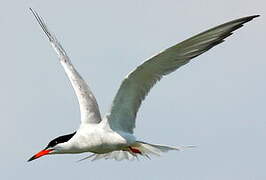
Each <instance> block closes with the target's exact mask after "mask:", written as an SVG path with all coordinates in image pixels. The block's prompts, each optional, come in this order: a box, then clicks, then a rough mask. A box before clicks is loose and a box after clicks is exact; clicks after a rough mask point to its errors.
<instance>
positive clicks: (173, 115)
mask: <svg viewBox="0 0 266 180" xmlns="http://www.w3.org/2000/svg"><path fill="white" fill-rule="evenodd" d="M29 7H32V8H34V9H35V10H37V11H38V12H39V13H40V15H41V16H42V17H43V18H44V20H45V21H46V22H47V24H48V27H49V28H50V29H51V31H53V32H54V33H55V34H56V35H57V37H58V39H59V40H60V41H61V43H62V45H63V46H64V48H65V49H66V50H67V52H68V54H69V56H70V58H71V60H72V62H73V64H74V65H75V66H76V68H77V70H78V71H79V72H80V74H81V75H82V76H83V77H84V79H86V81H87V82H88V83H89V86H90V87H91V89H92V90H93V92H94V95H95V96H96V98H97V100H98V104H99V106H100V109H101V113H102V115H104V114H105V113H106V112H107V111H108V109H109V107H110V105H111V102H112V99H113V97H114V95H115V93H116V91H117V89H118V88H119V85H120V82H121V81H122V80H123V78H124V76H126V75H127V74H128V73H129V72H130V71H131V70H133V69H134V68H135V67H136V66H137V65H139V64H140V63H142V62H143V61H144V60H145V59H147V58H149V57H150V56H152V55H154V54H156V53H158V52H160V51H161V50H163V49H165V48H168V47H170V46H172V45H174V44H176V43H178V42H180V41H182V40H185V39H186V38H188V37H191V36H192V35H195V34H197V33H200V32H202V31H204V30H207V29H208V28H211V27H213V26H216V25H219V24H222V23H225V22H227V21H230V20H233V19H236V18H240V17H244V16H249V15H255V14H260V15H261V17H259V18H256V19H254V20H253V21H251V22H249V23H247V24H246V25H245V27H243V28H241V29H240V30H238V31H236V32H235V34H234V35H233V36H231V37H229V38H227V41H226V42H224V43H223V44H221V45H219V46H217V47H215V48H213V49H212V50H210V51H208V52H207V53H205V54H203V55H201V56H199V57H197V58H195V59H194V60H193V61H192V62H191V63H189V64H187V65H185V66H184V67H182V68H180V69H178V70H177V71H176V72H174V73H172V74H171V75H169V76H167V77H166V78H164V79H163V80H162V81H161V82H159V83H158V84H157V85H156V86H155V87H154V88H153V89H152V90H151V92H150V94H149V95H148V97H147V98H146V100H145V102H144V103H143V105H142V107H141V109H140V111H139V114H138V117H137V128H136V129H135V133H136V136H137V137H138V138H139V139H140V140H144V141H147V142H151V143H155V144H166V145H171V146H180V145H196V146H197V148H195V149H188V150H185V151H181V152H169V153H167V154H164V155H163V156H162V157H154V158H152V160H141V161H134V162H128V161H123V162H117V161H113V160H100V161H95V162H91V161H90V160H88V161H83V162H81V163H76V161H77V160H79V159H81V158H83V157H85V156H86V155H87V154H80V155H54V156H46V157H42V158H40V159H38V160H35V161H32V162H30V163H28V162H27V160H28V159H29V158H30V157H31V156H32V155H33V154H34V153H36V152H38V151H39V150H41V149H42V148H43V147H44V146H46V144H47V143H48V142H49V141H50V140H52V139H53V138H55V137H57V136H60V135H64V134H68V133H71V132H73V131H75V130H76V129H77V128H78V126H79V109H78V104H77V100H76V97H75V96H74V92H73V90H72V88H71V86H70V83H69V82H68V79H67V78H66V76H65V74H64V71H63V68H62V67H61V66H60V64H59V61H58V59H57V56H56V54H55V52H54V50H53V49H52V48H51V46H50V45H49V42H48V40H47V39H46V37H45V35H44V34H43V32H42V31H41V29H40V27H39V25H38V24H37V23H36V21H35V19H34V17H33V16H32V14H31V13H30V11H29V9H28V8H29ZM0 9H1V11H0V27H1V29H0V32H1V42H0V48H1V53H0V59H1V71H0V80H1V82H2V86H1V89H0V91H1V93H0V96H1V97H0V99H1V101H0V108H1V122H2V125H1V127H0V128H1V129H0V136H1V148H0V154H1V163H0V171H1V173H0V179H3V180H4V179H5V180H15V179H16V180H17V179H27V180H35V179H38V180H47V179H64V180H73V179H97V180H115V179H127V180H143V179H147V180H157V179H158V180H159V179H178V180H195V179H196V180H225V179H226V180H236V179H241V180H261V179H266V172H265V166H266V163H265V162H266V156H265V152H266V142H265V137H266V118H265V117H266V113H265V107H266V94H265V92H266V83H265V81H266V80H265V79H266V58H265V39H266V24H265V16H266V14H265V13H266V1H264V0H252V1H243V0H223V1H216V0H202V1H198V0H189V1H184V0H178V1H177V0H145V1H144V0H135V1H125V0H112V1H102V0H99V1H90V0H88V1H82V0H76V1H62V0H60V1H52V0H46V1H41V0H35V1H30V0H17V1H15V0H10V1H3V2H2V3H1V7H0Z"/></svg>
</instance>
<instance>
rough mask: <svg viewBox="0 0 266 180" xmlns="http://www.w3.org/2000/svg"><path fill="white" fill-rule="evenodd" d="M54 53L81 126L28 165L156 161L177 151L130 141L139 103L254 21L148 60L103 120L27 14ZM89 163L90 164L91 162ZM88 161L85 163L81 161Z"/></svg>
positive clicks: (130, 77) (52, 40)
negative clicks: (53, 160) (57, 157)
mask: <svg viewBox="0 0 266 180" xmlns="http://www.w3.org/2000/svg"><path fill="white" fill-rule="evenodd" d="M30 10H31V11H32V13H33V15H34V16H35V18H36V19H37V21H38V23H39V24H40V26H41V28H42V30H43V31H44V32H45V34H46V35H47V37H48V39H49V41H50V43H51V45H52V46H53V48H54V49H55V51H56V53H57V55H58V57H59V60H60V63H61V65H62V66H63V68H64V70H65V72H66V75H67V76H68V78H69V80H70V82H71V84H72V86H73V88H74V91H75V93H76V96H77V98H78V102H79V106H80V113H81V124H80V127H79V129H78V130H77V131H76V132H74V133H72V134H68V135H64V136H60V137H58V138H55V139H54V140H52V141H51V142H50V143H49V144H48V145H47V146H46V148H44V150H42V151H40V152H39V153H37V154H35V155H34V156H33V157H32V158H30V159H29V161H31V160H34V159H37V158H39V157H41V156H43V155H48V154H73V153H84V152H91V153H93V154H92V155H91V156H89V157H93V158H94V160H95V159H101V158H105V159H116V160H122V159H129V160H130V159H135V158H137V157H138V156H144V157H148V158H149V155H151V154H153V155H160V154H161V153H162V152H167V151H169V150H179V148H175V147H170V146H162V145H155V144H150V143H146V142H142V141H140V140H139V139H137V138H136V137H135V136H134V135H133V129H134V128H135V119H136V115H137V112H138V109H139V107H140V105H141V102H142V101H143V100H144V99H145V97H146V95H147V94H148V92H149V91H150V89H151V88H152V87H153V85H154V84H155V83H156V82H157V81H159V80H160V79H161V78H162V77H163V76H164V75H167V74H169V73H171V72H173V71H175V70H176V69H178V68H179V67H181V66H183V65H184V64H186V63H188V62H189V61H190V60H191V59H192V58H194V57H196V56H198V55H200V54H202V53H204V52H206V51H207V50H209V49H211V48H212V47H214V46H215V45H217V44H219V43H222V42H223V41H224V39H225V38H226V37H228V36H230V35H231V34H232V32H233V31H234V30H236V29H238V28H240V27H242V26H243V24H244V23H246V22H248V21H250V20H252V19H253V18H255V17H257V15H255V16H248V17H244V18H240V19H237V20H234V21H230V22H228V23H225V24H222V25H220V26H217V27H215V28H212V29H210V30H207V31H205V32H203V33H200V34H198V35H196V36H193V37H192V38H189V39H187V40H185V41H183V42H181V43H179V44H177V45H174V46H172V47H170V48H168V49H166V50H165V51H162V52H161V53H159V54H157V55H155V56H153V57H152V58H150V59H148V60H147V61H146V62H144V63H143V64H142V65H140V66H138V67H137V68H136V69H135V70H134V71H132V72H131V73H130V74H129V75H128V76H127V77H126V78H125V79H124V80H123V82H122V84H121V86H120V88H119V90H118V92H117V94H116V96H115V98H114V100H113V103H112V106H111V110H110V112H109V113H108V114H107V115H106V116H105V117H103V118H102V117H101V114H100V111H99V108H98V104H97V102H96V99H95V97H94V96H93V94H92V92H91V90H90V89H89V87H88V85H87V83H86V82H85V81H84V80H83V79H82V77H81V76H80V75H79V73H78V72H77V71H76V69H75V67H74V66H73V65H72V63H71V61H70V59H69V57H68V56H67V54H66V52H65V50H64V49H63V47H62V46H61V44H60V43H59V41H58V40H57V39H56V37H55V36H53V35H52V34H51V32H50V31H49V30H48V28H47V26H46V24H45V23H44V21H43V20H42V18H41V17H40V16H39V15H38V14H37V12H36V11H34V10H33V9H30ZM89 157H88V158H89ZM85 159H86V158H85Z"/></svg>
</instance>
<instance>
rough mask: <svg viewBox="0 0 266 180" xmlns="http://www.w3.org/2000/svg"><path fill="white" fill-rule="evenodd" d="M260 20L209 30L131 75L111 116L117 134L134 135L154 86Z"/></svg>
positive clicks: (250, 17) (122, 87) (114, 103)
mask: <svg viewBox="0 0 266 180" xmlns="http://www.w3.org/2000/svg"><path fill="white" fill-rule="evenodd" d="M255 17H258V15H255V16H249V17H243V18H240V19H236V20H233V21H230V22H228V23H225V24H222V25H220V26H217V27H214V28H212V29H209V30H207V31H205V32H203V33H200V34H198V35H196V36H193V37H191V38H189V39H187V40H185V41H183V42H181V43H179V44H177V45H174V46H172V47H170V48H168V49H166V50H165V51H163V52H161V53H160V54H158V55H155V56H154V57H152V58H150V59H149V60H147V61H146V62H144V63H143V64H142V65H140V66H139V67H137V69H135V70H134V71H133V72H131V73H130V74H129V75H128V76H127V77H126V78H125V79H124V80H123V82H122V84H121V86H120V88H119V90H118V92H117V94H116V96H115V98H114V100H113V104H112V106H111V111H110V113H109V114H107V119H108V122H109V124H110V127H111V128H112V129H113V130H119V131H124V132H128V133H133V129H134V128H135V119H136V114H137V112H138V109H139V107H140V105H141V102H142V101H143V100H144V98H145V96H146V95H147V94H148V92H149V91H150V89H151V88H152V87H153V85H154V84H155V83H156V82H157V81H159V80H160V79H161V78H162V77H163V76H164V75H167V74H169V73H171V72H173V71H175V70H176V69H177V68H179V67H181V66H183V65H184V64H186V63H188V62H189V61H190V60H191V59H192V58H194V57H196V56H198V55H200V54H202V53H204V52H206V51H208V50H209V49H211V48H212V47H214V46H215V45H217V44H220V43H222V42H223V41H224V39H225V38H226V37H228V36H230V35H231V34H232V32H233V31H234V30H236V29H238V28H240V27H242V26H243V24H244V23H246V22H248V21H251V20H252V19H253V18H255Z"/></svg>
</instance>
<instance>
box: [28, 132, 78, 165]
mask: <svg viewBox="0 0 266 180" xmlns="http://www.w3.org/2000/svg"><path fill="white" fill-rule="evenodd" d="M75 134H76V132H74V133H72V134H67V135H64V136H59V137H57V138H55V139H53V140H52V141H50V142H49V143H48V145H47V146H46V147H45V148H44V149H43V150H41V151H40V152H38V153H37V154H35V155H34V156H32V157H31V158H30V159H29V160H28V162H29V161H32V160H35V159H37V158H40V157H42V156H44V155H49V154H60V153H63V152H62V147H61V146H60V145H61V144H63V143H65V142H67V141H69V140H70V139H71V138H72V137H73V136H74V135H75Z"/></svg>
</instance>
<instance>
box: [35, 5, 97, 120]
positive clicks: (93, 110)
mask: <svg viewBox="0 0 266 180" xmlns="http://www.w3.org/2000/svg"><path fill="white" fill-rule="evenodd" d="M30 10H31V12H32V13H33V15H34V17H35V18H36V19H37V21H38V23H39V24H40V26H41V28H42V30H43V31H44V33H45V34H46V36H47V37H48V39H49V41H50V43H51V45H52V46H53V48H54V50H55V51H56V53H57V55H58V57H59V60H60V63H61V64H62V66H63V67H64V70H65V72H66V74H67V76H68V78H69V80H70V82H71V84H72V86H73V88H74V90H75V93H76V96H77V98H78V102H79V106H80V114H81V123H85V124H90V123H99V122H100V121H101V116H100V111H99V108H98V104H97V102H96V99H95V97H94V96H93V94H92V92H91V90H90V89H89V87H88V85H87V84H86V82H85V81H84V80H83V79H82V77H81V76H80V75H79V73H78V72H77V71H76V69H75V68H74V66H73V65H72V64H71V62H70V59H69V57H68V56H67V54H66V51H65V50H64V49H63V47H62V46H61V44H60V43H59V41H58V40H57V39H56V37H55V36H54V35H53V34H52V33H51V32H50V31H49V30H48V28H47V26H46V24H45V23H44V21H43V19H42V18H41V17H40V16H39V14H38V13H37V12H36V11H35V10H33V9H32V8H30Z"/></svg>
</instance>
